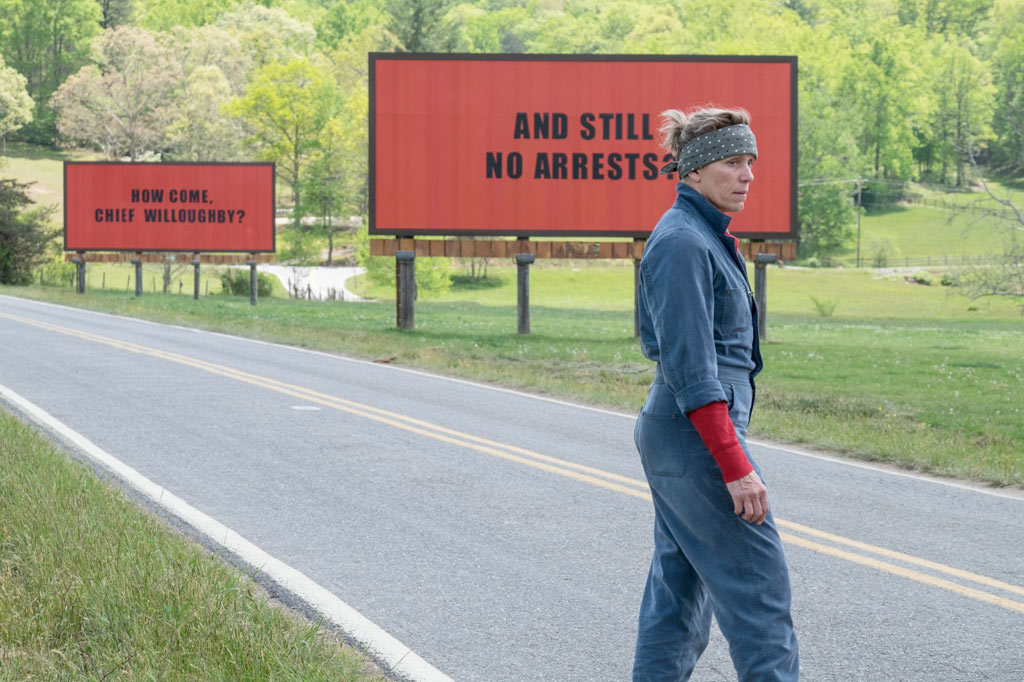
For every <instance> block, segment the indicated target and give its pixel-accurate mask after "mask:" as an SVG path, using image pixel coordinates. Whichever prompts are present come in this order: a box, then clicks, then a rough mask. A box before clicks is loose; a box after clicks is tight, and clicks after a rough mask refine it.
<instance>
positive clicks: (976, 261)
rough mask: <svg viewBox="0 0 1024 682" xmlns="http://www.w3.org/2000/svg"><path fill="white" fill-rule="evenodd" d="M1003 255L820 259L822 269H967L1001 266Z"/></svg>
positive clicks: (869, 255)
mask: <svg viewBox="0 0 1024 682" xmlns="http://www.w3.org/2000/svg"><path fill="white" fill-rule="evenodd" d="M1006 259H1007V256H1006V255H1003V254H987V255H967V254H959V255H955V254H944V255H942V256H890V255H888V254H881V253H876V254H868V255H862V256H861V257H860V262H858V261H857V259H856V258H819V259H818V261H819V262H820V263H821V265H822V267H826V268H834V267H840V266H842V267H844V268H922V267H923V268H928V267H967V266H970V265H999V264H1001V263H1004V262H1006Z"/></svg>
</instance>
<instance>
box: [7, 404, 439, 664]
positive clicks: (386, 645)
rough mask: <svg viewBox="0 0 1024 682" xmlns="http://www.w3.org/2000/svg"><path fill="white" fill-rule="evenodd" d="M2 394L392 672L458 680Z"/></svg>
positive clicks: (58, 424) (75, 435)
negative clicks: (296, 601) (335, 629)
mask: <svg viewBox="0 0 1024 682" xmlns="http://www.w3.org/2000/svg"><path fill="white" fill-rule="evenodd" d="M0 397H2V398H3V399H5V400H7V401H9V402H10V403H12V404H14V405H16V406H17V407H18V408H19V409H20V410H22V411H23V412H24V413H25V414H26V415H28V416H29V417H30V418H31V419H32V420H33V421H35V422H36V423H37V424H38V425H40V426H42V427H43V428H45V429H47V430H49V431H50V432H52V433H54V434H56V435H58V436H60V437H62V438H64V439H66V440H68V441H70V442H71V443H73V444H74V445H75V446H76V447H78V448H80V449H81V450H82V452H83V453H85V455H86V456H88V457H89V459H91V460H92V461H94V462H96V463H97V464H99V465H101V466H103V467H104V468H106V469H108V470H109V471H111V472H112V473H114V474H116V475H117V476H118V477H119V478H121V479H122V480H123V481H125V483H126V484H127V485H129V486H130V487H131V488H133V489H134V490H135V491H137V492H138V493H140V494H142V495H144V496H146V497H147V498H149V499H150V500H152V501H153V502H154V503H155V504H157V505H158V506H160V507H162V508H163V509H165V510H166V511H167V512H168V513H170V514H172V515H173V516H174V517H175V518H177V519H180V520H181V521H183V522H184V523H186V524H188V525H189V526H190V527H191V528H193V529H195V530H196V531H197V532H199V533H201V534H202V535H204V536H206V537H207V538H209V539H210V540H211V541H212V542H214V543H216V544H217V545H219V546H221V547H223V548H224V549H226V550H227V551H229V552H231V553H232V554H234V555H236V556H237V557H239V558H240V559H241V560H242V561H244V562H245V563H246V564H247V565H248V566H250V567H251V568H252V569H254V570H255V571H258V572H259V573H263V574H265V575H266V576H267V577H269V578H270V579H271V580H273V581H274V582H275V583H277V584H278V585H280V586H281V587H282V588H283V589H284V590H286V591H288V592H290V593H291V594H293V595H295V596H296V597H298V598H299V599H301V600H302V601H304V602H305V603H307V604H309V605H310V606H311V607H312V608H313V609H314V610H315V611H316V612H317V613H319V614H321V615H322V616H323V617H324V618H325V619H327V620H329V621H331V622H332V623H334V624H335V625H337V626H338V627H339V628H341V629H342V630H343V631H344V632H345V634H346V635H348V636H350V637H351V638H352V639H354V640H355V641H357V642H359V644H361V645H362V646H363V647H365V648H366V649H367V651H368V652H369V654H370V655H371V656H372V657H374V658H376V659H377V660H379V661H382V662H383V663H385V664H386V665H387V666H388V668H389V670H390V671H391V672H393V673H396V674H398V675H400V676H402V677H404V678H406V679H408V680H411V681H412V682H453V680H452V678H450V677H448V676H447V675H445V674H444V673H442V672H441V671H439V670H438V669H436V668H435V667H433V666H432V665H430V664H429V663H427V662H426V661H425V660H423V658H421V657H420V656H419V655H418V654H416V653H415V652H414V651H412V650H411V649H409V647H407V646H406V645H404V644H402V643H401V642H400V641H398V640H397V639H396V638H394V637H393V636H391V635H390V634H388V633H387V632H385V631H384V630H383V629H382V628H381V627H380V626H378V625H376V624H375V623H373V622H372V621H370V620H369V619H367V618H366V617H365V616H363V615H362V614H360V613H359V612H358V611H356V610H355V609H353V608H352V607H351V606H349V605H348V604H346V603H345V602H344V601H342V600H341V599H339V598H338V597H337V596H335V595H334V594H332V593H331V592H329V591H328V590H326V589H325V588H323V587H321V586H320V585H318V584H317V583H315V582H314V581H313V580H311V579H310V578H309V577H307V576H305V575H303V574H302V573H301V572H299V571H298V570H296V569H294V568H292V567H291V566H289V565H287V564H285V563H284V562H282V561H280V560H279V559H275V558H274V557H272V556H270V555H269V554H267V553H266V552H264V551H263V550H262V549H260V548H259V547H257V546H256V545H254V544H252V543H251V542H249V541H248V540H246V539H245V538H243V537H242V536H241V535H239V534H238V533H236V532H235V531H233V530H231V529H230V528H228V527H227V526H225V525H224V524H222V523H220V522H219V521H217V520H215V519H213V518H211V517H209V516H207V515H206V514H204V513H203V512H201V511H199V510H198V509H196V508H195V507H193V506H191V505H189V504H188V503H187V502H185V501H184V500H182V499H180V498H179V497H177V496H176V495H174V494H173V493H171V492H169V491H168V490H166V489H164V488H161V487H160V486H159V485H157V484H156V483H154V482H153V481H151V480H149V479H148V478H146V477H145V476H143V475H142V474H140V473H139V472H138V471H136V470H135V469H133V468H132V467H130V466H128V465H127V464H125V463H124V462H122V461H120V460H119V459H117V458H116V457H114V456H113V455H111V454H109V453H108V452H106V451H104V450H103V449H101V448H100V447H98V446H97V445H95V444H94V443H92V442H91V441H90V440H88V439H87V438H86V437H85V436H83V435H81V434H80V433H78V432H77V431H75V430H73V429H71V428H70V427H69V426H67V425H66V424H64V423H62V422H60V421H59V420H57V419H56V418H55V417H53V416H52V415H50V414H48V413H47V412H45V411H44V410H43V409H42V408H40V407H38V406H37V405H35V404H33V403H31V402H29V401H28V400H26V399H25V398H23V397H21V396H20V395H18V394H17V393H15V392H14V391H12V390H11V389H9V388H7V387H6V386H3V385H0Z"/></svg>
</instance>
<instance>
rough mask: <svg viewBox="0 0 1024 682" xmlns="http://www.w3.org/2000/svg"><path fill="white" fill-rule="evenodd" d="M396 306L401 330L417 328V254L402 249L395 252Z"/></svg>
mask: <svg viewBox="0 0 1024 682" xmlns="http://www.w3.org/2000/svg"><path fill="white" fill-rule="evenodd" d="M395 268H396V273H395V275H396V276H395V287H396V291H395V305H396V313H397V323H398V328H399V329H413V328H414V327H415V326H416V310H415V296H416V293H415V292H416V252H415V251H413V250H411V249H408V250H407V249H401V250H399V251H396V252H395Z"/></svg>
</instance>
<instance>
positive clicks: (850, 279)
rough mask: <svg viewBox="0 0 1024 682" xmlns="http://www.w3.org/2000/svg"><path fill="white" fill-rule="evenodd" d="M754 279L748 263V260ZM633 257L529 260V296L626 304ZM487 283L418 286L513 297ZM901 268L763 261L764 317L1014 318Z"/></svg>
mask: <svg viewBox="0 0 1024 682" xmlns="http://www.w3.org/2000/svg"><path fill="white" fill-rule="evenodd" d="M749 274H750V280H751V281H753V274H754V271H753V267H752V266H750V267H749ZM633 278H634V274H633V264H632V262H629V263H620V264H610V263H608V262H603V261H594V262H573V263H563V264H553V263H548V264H540V265H534V266H531V272H530V301H531V303H532V304H533V305H534V306H544V307H550V308H559V309H562V308H564V309H572V308H586V309H588V310H622V311H632V310H633V286H634V285H633ZM489 279H490V280H491V282H490V284H485V285H480V286H465V287H458V286H456V287H452V289H451V290H449V291H447V292H445V293H442V294H437V293H434V292H431V291H422V290H421V291H420V294H419V295H420V300H422V301H431V302H448V303H461V302H464V303H468V304H477V305H482V306H483V305H497V306H502V305H512V306H515V303H516V268H515V266H508V265H497V266H492V267H491V268H490V270H489ZM909 279H911V278H908V277H907V276H906V275H904V274H889V273H876V272H874V271H872V270H868V269H863V270H856V269H852V268H847V269H816V268H797V267H777V266H773V267H770V268H768V271H767V291H768V313H769V316H772V315H777V314H787V315H805V316H817V315H818V314H819V313H818V308H817V306H816V305H815V302H814V299H817V300H818V301H819V302H820V303H834V304H835V306H834V310H833V312H832V316H833V317H835V318H837V319H843V320H855V319H861V318H870V319H884V318H898V319H914V320H924V319H933V318H937V319H944V320H950V321H952V320H960V319H962V320H965V321H966V320H972V319H1005V320H1018V319H1020V309H1019V307H1018V306H1017V305H1016V304H1014V303H1013V302H1012V301H1009V300H1006V299H998V300H992V299H984V300H981V301H971V300H969V299H967V298H966V297H965V296H963V295H962V294H960V293H959V291H958V290H957V289H955V288H951V287H944V286H941V284H939V281H940V279H941V278H940V277H939V276H935V277H932V279H933V280H934V282H935V283H934V284H932V285H924V284H915V283H911V282H910V281H908V280H909ZM355 287H356V289H358V290H359V291H360V292H362V293H363V294H364V295H369V296H372V297H373V298H376V299H378V300H381V301H391V300H394V297H395V292H394V288H393V287H389V286H380V285H377V284H372V283H369V282H367V281H366V278H365V276H362V277H360V278H357V282H356V284H355Z"/></svg>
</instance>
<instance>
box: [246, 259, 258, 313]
mask: <svg viewBox="0 0 1024 682" xmlns="http://www.w3.org/2000/svg"><path fill="white" fill-rule="evenodd" d="M245 264H246V265H248V266H249V303H251V304H252V305H256V294H257V292H258V291H259V278H258V277H256V254H255V253H250V254H249V260H247V261H245Z"/></svg>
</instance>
